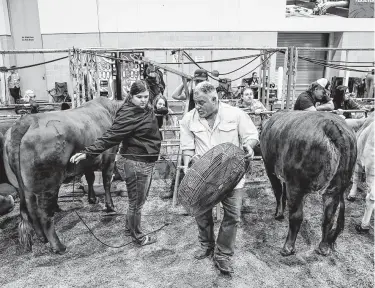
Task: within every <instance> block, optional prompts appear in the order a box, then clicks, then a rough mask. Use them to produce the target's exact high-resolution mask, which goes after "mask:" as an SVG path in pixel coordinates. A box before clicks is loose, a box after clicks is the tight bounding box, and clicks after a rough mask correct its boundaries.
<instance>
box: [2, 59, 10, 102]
mask: <svg viewBox="0 0 375 288" xmlns="http://www.w3.org/2000/svg"><path fill="white" fill-rule="evenodd" d="M4 57H5V54H1V55H0V66H5V65H4ZM6 81H7V77H6V72H0V93H1V95H0V103H2V104H5V105H7V104H8V101H7V99H6V90H7V88H6V87H7V85H6Z"/></svg>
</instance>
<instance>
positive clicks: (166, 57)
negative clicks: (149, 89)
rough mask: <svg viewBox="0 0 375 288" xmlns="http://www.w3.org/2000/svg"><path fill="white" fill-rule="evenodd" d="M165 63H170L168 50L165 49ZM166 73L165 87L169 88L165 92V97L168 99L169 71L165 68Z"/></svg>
mask: <svg viewBox="0 0 375 288" xmlns="http://www.w3.org/2000/svg"><path fill="white" fill-rule="evenodd" d="M165 63H168V51H167V50H165ZM164 75H165V87H166V88H167V89H166V90H165V91H164V93H165V98H167V99H168V94H169V93H168V88H169V86H168V71H167V70H164Z"/></svg>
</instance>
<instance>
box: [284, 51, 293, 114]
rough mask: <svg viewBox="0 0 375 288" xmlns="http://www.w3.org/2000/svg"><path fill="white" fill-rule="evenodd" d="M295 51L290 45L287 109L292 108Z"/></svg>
mask: <svg viewBox="0 0 375 288" xmlns="http://www.w3.org/2000/svg"><path fill="white" fill-rule="evenodd" d="M293 52H294V46H292V47H289V59H288V86H287V90H286V109H287V110H289V109H290V94H291V93H292V77H293Z"/></svg>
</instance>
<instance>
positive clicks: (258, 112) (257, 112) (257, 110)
mask: <svg viewBox="0 0 375 288" xmlns="http://www.w3.org/2000/svg"><path fill="white" fill-rule="evenodd" d="M261 112H262V109H256V110H255V111H254V113H255V115H260V113H261Z"/></svg>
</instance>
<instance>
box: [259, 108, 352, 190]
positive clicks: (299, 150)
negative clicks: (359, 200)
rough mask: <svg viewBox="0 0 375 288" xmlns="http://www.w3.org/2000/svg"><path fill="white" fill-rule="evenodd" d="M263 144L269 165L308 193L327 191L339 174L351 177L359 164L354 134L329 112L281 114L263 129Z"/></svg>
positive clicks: (274, 116)
mask: <svg viewBox="0 0 375 288" xmlns="http://www.w3.org/2000/svg"><path fill="white" fill-rule="evenodd" d="M260 142H261V150H262V155H263V158H264V162H265V165H268V167H273V169H274V172H275V173H276V176H277V177H279V178H280V179H282V180H283V181H285V180H286V181H287V182H290V183H294V184H299V185H302V186H304V185H306V187H305V188H306V189H311V190H321V189H324V188H325V187H324V185H326V184H327V183H329V182H330V179H332V177H333V176H334V175H335V173H337V171H338V170H341V171H342V173H346V172H345V171H349V172H348V173H351V172H352V169H353V166H354V163H355V157H356V140H355V134H354V132H353V131H352V130H351V129H350V127H348V126H347V125H346V124H345V122H344V120H342V119H341V118H340V117H338V116H337V115H332V114H330V113H327V112H305V111H292V112H287V111H280V112H277V113H275V114H274V115H273V116H272V117H271V118H270V119H269V120H268V121H267V122H265V124H264V125H263V127H262V132H261V135H260ZM344 176H345V175H343V177H344ZM349 178H350V176H349Z"/></svg>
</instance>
